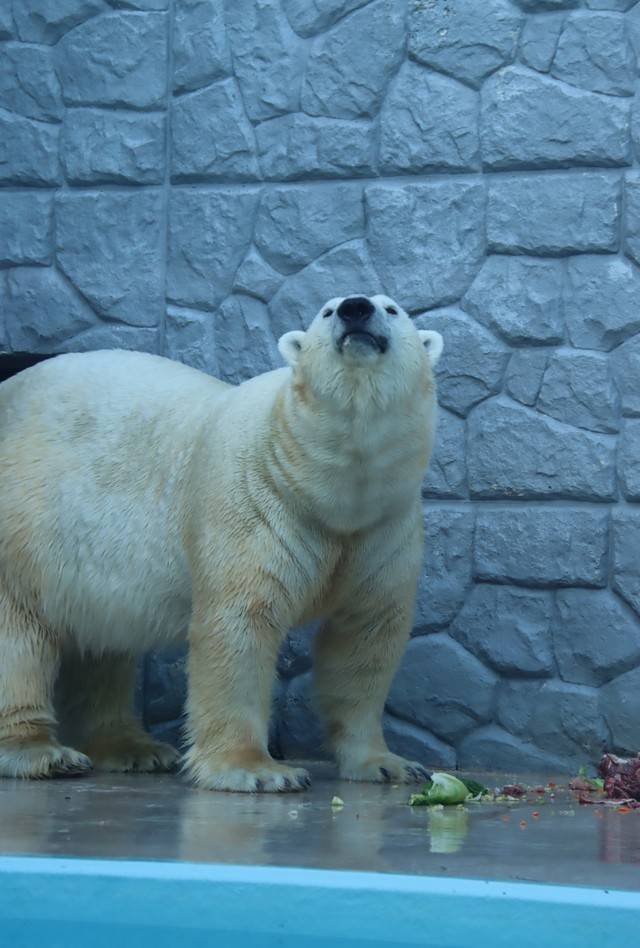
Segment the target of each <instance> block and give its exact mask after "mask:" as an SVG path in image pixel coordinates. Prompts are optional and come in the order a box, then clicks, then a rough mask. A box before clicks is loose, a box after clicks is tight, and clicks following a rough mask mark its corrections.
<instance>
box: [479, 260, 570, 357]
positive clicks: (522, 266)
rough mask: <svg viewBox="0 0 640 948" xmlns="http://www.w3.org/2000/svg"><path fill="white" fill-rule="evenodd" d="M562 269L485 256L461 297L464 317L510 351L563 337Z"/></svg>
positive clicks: (555, 264)
mask: <svg viewBox="0 0 640 948" xmlns="http://www.w3.org/2000/svg"><path fill="white" fill-rule="evenodd" d="M562 288H563V264H562V263H561V262H560V261H556V260H536V259H535V258H527V257H510V256H490V257H487V259H486V260H485V262H484V263H483V265H482V269H481V270H480V273H479V274H478V276H477V277H476V278H475V280H474V281H473V283H472V284H471V286H470V287H469V289H468V290H467V293H466V294H465V296H464V299H463V301H462V305H463V307H464V309H465V310H467V312H469V313H471V315H472V316H475V318H476V319H477V320H478V321H479V322H481V323H482V324H483V325H484V326H486V327H487V328H488V329H491V330H492V331H493V332H495V333H497V335H499V336H501V337H502V338H503V339H505V340H506V341H507V342H509V343H511V344H512V345H514V346H522V345H527V344H529V343H536V344H539V343H544V344H549V343H557V342H562V340H563V338H564V319H563V312H562Z"/></svg>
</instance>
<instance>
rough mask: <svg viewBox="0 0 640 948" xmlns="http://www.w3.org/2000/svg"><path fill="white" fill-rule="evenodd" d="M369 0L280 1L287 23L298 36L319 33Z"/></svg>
mask: <svg viewBox="0 0 640 948" xmlns="http://www.w3.org/2000/svg"><path fill="white" fill-rule="evenodd" d="M367 3H369V0H320V2H315V0H314V2H313V3H309V0H282V9H283V10H284V12H285V13H286V15H287V19H288V20H289V23H290V24H291V26H292V27H293V29H294V30H295V31H296V33H298V34H299V35H300V36H313V35H314V34H316V33H321V32H322V31H323V30H326V29H328V28H329V27H330V26H333V24H334V23H335V22H336V21H337V20H339V19H340V18H341V17H343V16H346V14H347V13H351V11H352V10H357V9H358V8H359V7H363V6H365V4H367Z"/></svg>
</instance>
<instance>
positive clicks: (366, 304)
mask: <svg viewBox="0 0 640 948" xmlns="http://www.w3.org/2000/svg"><path fill="white" fill-rule="evenodd" d="M336 316H337V317H338V319H337V321H336V340H335V341H336V347H337V349H338V351H339V352H343V351H344V350H345V348H347V347H348V348H349V349H351V348H352V347H356V348H357V349H358V350H361V349H364V350H365V351H366V350H367V349H369V350H374V351H375V352H378V353H381V354H382V353H385V352H386V351H387V349H388V348H389V333H388V331H387V329H386V327H385V325H384V321H383V319H382V316H381V314H379V313H378V312H377V309H376V306H375V305H374V303H373V302H372V301H371V300H370V299H368V298H367V297H366V296H347V298H346V299H344V300H342V302H341V303H340V305H339V306H338V308H337V309H336Z"/></svg>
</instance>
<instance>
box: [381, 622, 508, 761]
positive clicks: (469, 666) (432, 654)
mask: <svg viewBox="0 0 640 948" xmlns="http://www.w3.org/2000/svg"><path fill="white" fill-rule="evenodd" d="M497 680H498V679H497V677H496V675H494V673H493V672H492V671H490V670H489V669H488V668H485V666H484V665H483V664H482V662H479V661H478V659H477V658H475V657H474V656H473V655H471V653H470V652H467V651H466V649H464V648H462V646H461V645H459V644H458V643H457V642H454V641H453V639H450V638H449V636H448V635H446V634H444V633H435V634H433V635H425V636H419V637H418V638H414V639H411V641H410V642H409V644H408V646H407V649H406V651H405V654H404V658H403V659H402V663H401V665H400V670H399V671H398V674H397V675H396V677H395V678H394V680H393V683H392V685H391V689H390V691H389V696H388V699H387V710H388V711H390V712H391V713H392V714H394V715H395V716H396V717H399V718H402V719H403V720H406V721H409V722H411V723H413V724H419V725H421V726H422V727H426V728H428V729H429V730H430V731H433V732H434V733H435V734H436V735H437V736H438V737H439V738H440V739H441V740H444V741H446V742H448V743H455V742H456V741H458V740H460V738H462V737H463V736H464V735H465V734H467V733H469V731H471V730H473V729H474V728H476V727H478V725H479V724H484V723H487V722H488V721H490V720H491V712H492V706H493V700H494V695H495V690H496V683H497ZM470 682H473V700H472V701H470V700H469V687H470V684H469V683H470Z"/></svg>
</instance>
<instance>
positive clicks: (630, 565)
mask: <svg viewBox="0 0 640 948" xmlns="http://www.w3.org/2000/svg"><path fill="white" fill-rule="evenodd" d="M612 519H613V588H614V589H615V590H616V592H618V593H620V595H621V596H622V598H623V599H625V600H626V601H627V602H628V603H629V605H630V606H632V607H633V608H634V609H635V611H636V612H637V613H638V615H640V510H638V509H635V510H634V509H633V508H628V509H625V508H624V507H623V508H620V509H619V510H614V511H613V515H612Z"/></svg>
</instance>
